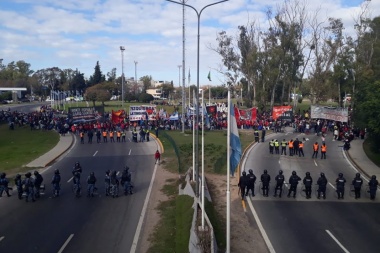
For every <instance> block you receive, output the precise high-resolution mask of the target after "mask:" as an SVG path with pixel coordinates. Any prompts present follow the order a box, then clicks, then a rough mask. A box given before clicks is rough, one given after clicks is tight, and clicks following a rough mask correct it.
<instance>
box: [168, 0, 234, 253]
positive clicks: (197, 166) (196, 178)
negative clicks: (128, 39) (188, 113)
mask: <svg viewBox="0 0 380 253" xmlns="http://www.w3.org/2000/svg"><path fill="white" fill-rule="evenodd" d="M166 1H168V2H171V3H175V4H179V5H182V6H186V7H189V8H191V9H193V10H194V11H195V13H196V14H197V17H198V33H197V34H198V36H197V37H198V39H197V92H196V93H195V94H196V100H197V105H196V107H195V114H196V115H195V118H196V122H195V124H197V126H196V127H195V129H196V130H195V138H196V140H195V165H194V166H195V174H196V176H195V182H196V188H195V189H196V191H195V192H196V193H195V194H196V197H197V198H199V127H198V124H199V44H200V20H201V14H202V12H203V10H204V9H206V8H207V7H210V6H212V5H216V4H220V3H223V2H227V1H228V0H222V1H218V2H215V3H211V4H208V5H206V6H204V7H203V8H202V9H201V10H200V11H198V10H197V9H196V8H194V7H193V6H191V5H189V4H185V2H184V1H183V2H176V1H173V0H166ZM202 117H203V114H202ZM228 198H229V196H228ZM202 199H203V201H204V196H202ZM227 219H228V221H227V223H229V218H227ZM227 235H228V236H227V237H229V224H228V225H227ZM229 241H230V240H229V238H227V247H226V248H227V252H228V253H229V252H230V245H229Z"/></svg>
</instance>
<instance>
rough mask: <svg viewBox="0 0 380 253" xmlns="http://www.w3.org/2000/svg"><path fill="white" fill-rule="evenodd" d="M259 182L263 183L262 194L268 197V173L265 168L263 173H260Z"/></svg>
mask: <svg viewBox="0 0 380 253" xmlns="http://www.w3.org/2000/svg"><path fill="white" fill-rule="evenodd" d="M261 183H262V184H263V188H262V190H263V196H264V197H268V190H269V183H270V175H269V174H268V171H267V170H264V174H262V175H261Z"/></svg>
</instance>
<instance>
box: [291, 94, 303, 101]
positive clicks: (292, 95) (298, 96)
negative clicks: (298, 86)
mask: <svg viewBox="0 0 380 253" xmlns="http://www.w3.org/2000/svg"><path fill="white" fill-rule="evenodd" d="M290 98H291V99H293V100H294V98H296V99H299V98H302V95H301V94H295V93H292V94H290Z"/></svg>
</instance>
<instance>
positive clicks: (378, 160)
mask: <svg viewBox="0 0 380 253" xmlns="http://www.w3.org/2000/svg"><path fill="white" fill-rule="evenodd" d="M372 142H373V140H372V139H371V138H367V139H365V140H364V143H363V149H364V152H365V153H366V155H367V156H368V158H369V159H370V160H371V161H372V162H373V163H374V164H376V165H377V166H379V167H380V154H379V153H378V152H377V153H376V152H375V151H374V149H373V143H372Z"/></svg>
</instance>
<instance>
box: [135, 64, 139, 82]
mask: <svg viewBox="0 0 380 253" xmlns="http://www.w3.org/2000/svg"><path fill="white" fill-rule="evenodd" d="M134 63H135V82H136V83H137V63H138V62H137V61H134Z"/></svg>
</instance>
